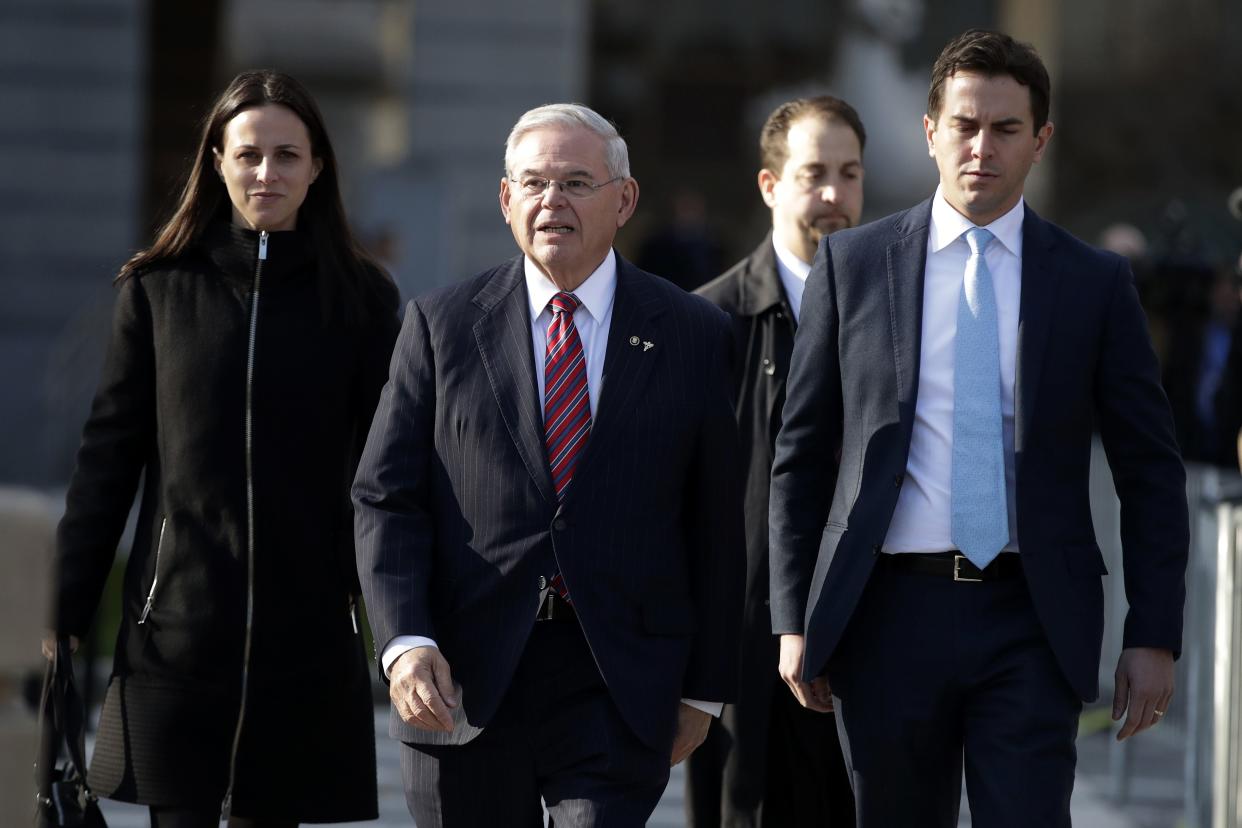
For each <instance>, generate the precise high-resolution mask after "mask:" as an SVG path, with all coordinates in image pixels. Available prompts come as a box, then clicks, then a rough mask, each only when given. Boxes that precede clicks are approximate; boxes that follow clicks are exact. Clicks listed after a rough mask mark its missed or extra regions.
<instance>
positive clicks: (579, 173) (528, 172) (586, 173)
mask: <svg viewBox="0 0 1242 828" xmlns="http://www.w3.org/2000/svg"><path fill="white" fill-rule="evenodd" d="M526 176H534V177H536V178H551V177H552V176H550V175H548V174H547V173H545V172H543V171H542V170H532V169H530V168H529V167H527V168H526V169H524V170H522V171H521V172H519V173H518V178H525V177H526ZM564 177H566V178H594V177H595V175H594V173H592V172H591V171H590V170H570V171H569V172H567V173H564Z"/></svg>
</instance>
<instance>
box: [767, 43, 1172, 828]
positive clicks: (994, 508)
mask: <svg viewBox="0 0 1242 828" xmlns="http://www.w3.org/2000/svg"><path fill="white" fill-rule="evenodd" d="M1048 101H1049V82H1048V75H1047V72H1046V70H1045V69H1044V66H1043V64H1042V62H1041V61H1040V59H1039V56H1038V55H1037V54H1036V53H1035V51H1034V50H1033V49H1032V48H1031V47H1029V46H1026V45H1024V44H1019V43H1016V42H1015V41H1013V40H1012V39H1011V38H1009V37H1007V36H1005V35H1001V34H996V33H991V32H983V31H969V32H966V33H965V34H963V35H961V36H960V37H958V38H957V39H955V40H954V41H952V42H951V43H950V44H949V45H948V46H946V47H945V49H944V51H943V52H942V53H941V55H940V57H939V58H938V60H937V62H936V64H935V67H934V69H933V73H932V84H931V90H930V93H929V95H928V109H927V115H926V117H925V119H924V127H925V131H926V135H927V145H928V150H929V153H930V155H931V156H932V157H933V158H934V159H935V160H936V164H937V166H938V168H939V171H940V186H939V188H938V189H937V191H936V194H935V195H934V196H933V197H932V199H930V200H929V201H926V202H924V203H923V204H921V205H919V206H917V207H914V208H912V209H910V210H907V211H905V212H903V213H899V214H897V215H895V216H890V217H888V218H885V219H881V220H880V221H877V222H874V223H872V224H868V225H865V226H863V227H859V228H857V229H854V230H847V231H843V232H841V233H838V234H835V235H833V236H830V237H828V238H826V239H825V240H824V242H823V244H822V245H821V247H820V252H819V254H818V255H817V258H816V263H815V266H814V267H813V268H812V270H811V275H810V277H809V278H808V280H807V289H806V296H805V299H804V304H803V313H802V318H801V324H800V328H799V333H798V339H797V343H796V345H795V347H794V354H793V366H792V367H791V369H790V377H789V393H788V397H787V400H786V404H785V409H784V424H783V426H782V430H781V433H780V435H779V437H778V438H777V445H776V459H775V464H774V467H773V475H772V506H771V544H772V546H771V567H772V628H773V631H774V632H775V633H779V634H782V635H781V667H780V670H781V674H782V676H783V677H784V678H785V680H786V682H787V683H789V685H790V686H791V687H792V688H793V689H794V690H795V692H796V693H797V694H798V696H799V697H800V699H801V700H802V701H803V703H804V704H805V705H806V706H808V707H812V708H819V709H824V708H826V707H827V706H828V705H829V704H830V703H831V704H833V705H835V708H836V710H837V715H838V719H839V724H840V731H841V735H842V740H843V744H844V747H845V750H846V761H847V764H848V765H849V768H850V771H851V774H852V782H853V785H854V792H855V796H856V803H857V807H858V810H859V825H860V826H863V827H864V828H870V826H892V825H920V826H945V827H946V828H947V826H953V825H956V824H957V811H958V803H959V801H960V793H961V777H962V767H963V761H964V762H965V775H966V784H967V794H968V796H969V801H970V809H971V815H972V821H973V824H975V825H978V826H988V827H990V826H1005V827H1006V828H1014V826H1032V828H1034V826H1039V828H1056V827H1057V826H1065V827H1066V828H1068V826H1069V824H1070V817H1069V800H1070V793H1071V790H1072V788H1073V780H1074V764H1075V749H1074V738H1075V734H1076V730H1077V720H1078V714H1079V712H1080V710H1081V707H1082V703H1083V702H1084V701H1089V700H1092V699H1094V698H1095V697H1096V696H1097V695H1098V679H1097V676H1098V670H1099V658H1100V645H1101V636H1102V629H1103V621H1104V619H1103V597H1102V596H1103V591H1102V587H1101V576H1102V575H1104V574H1105V571H1104V563H1103V560H1102V557H1101V555H1100V550H1099V548H1098V546H1097V545H1096V541H1095V538H1094V533H1093V530H1092V525H1091V514H1090V509H1089V504H1088V496H1087V492H1088V487H1087V480H1088V467H1089V464H1090V454H1091V441H1092V435H1093V432H1094V430H1095V429H1097V428H1098V431H1099V435H1100V438H1101V439H1102V441H1103V444H1104V448H1105V451H1106V453H1107V456H1108V460H1109V464H1110V466H1111V468H1112V471H1113V479H1114V482H1115V484H1116V489H1117V493H1118V495H1119V497H1120V499H1121V524H1122V526H1121V530H1122V531H1121V533H1122V543H1123V558H1124V566H1125V578H1126V587H1127V590H1126V591H1127V597H1128V599H1129V605H1130V607H1129V614H1128V616H1127V619H1126V624H1125V631H1124V644H1123V646H1124V650H1123V652H1122V655H1121V658H1120V661H1119V663H1118V665H1117V674H1116V683H1115V694H1114V698H1113V715H1114V717H1115V718H1118V719H1119V718H1120V717H1121V716H1122V715H1123V714H1125V715H1126V721H1125V724H1124V725H1123V726H1122V727H1121V729H1120V731H1119V733H1118V737H1119V738H1127V737H1129V736H1130V735H1132V734H1134V733H1137V732H1139V731H1141V730H1143V729H1145V728H1148V727H1151V726H1152V725H1154V724H1155V723H1156V722H1158V721H1159V719H1160V717H1161V716H1163V715H1164V712H1165V710H1166V709H1167V706H1168V704H1169V701H1170V698H1171V697H1172V693H1173V659H1174V657H1175V655H1176V653H1177V652H1178V650H1179V648H1180V646H1181V631H1182V609H1183V603H1184V600H1185V587H1184V571H1185V566H1186V558H1187V547H1188V534H1189V532H1188V518H1187V507H1186V497H1185V490H1184V482H1185V474H1184V471H1183V468H1182V464H1181V460H1180V458H1179V456H1178V449H1177V445H1176V443H1175V440H1174V437H1173V423H1172V418H1171V417H1170V414H1169V406H1168V401H1167V400H1166V399H1165V397H1164V394H1163V392H1162V391H1161V388H1160V381H1159V380H1160V378H1159V372H1158V370H1157V365H1156V358H1155V355H1154V353H1153V350H1152V347H1151V342H1150V338H1149V336H1148V333H1147V328H1146V324H1145V320H1144V317H1143V312H1142V310H1141V308H1140V307H1139V302H1138V296H1137V294H1136V293H1135V290H1134V287H1133V285H1132V284H1131V282H1132V279H1131V275H1130V271H1129V267H1128V265H1127V264H1126V262H1125V261H1124V260H1123V259H1121V258H1120V257H1118V256H1115V255H1112V254H1108V253H1104V252H1102V251H1099V250H1096V249H1093V248H1091V247H1089V246H1087V245H1086V244H1084V243H1082V242H1080V241H1078V240H1077V239H1075V238H1074V237H1072V236H1070V235H1069V234H1068V233H1066V232H1065V231H1064V230H1061V229H1060V228H1058V227H1056V226H1054V225H1052V224H1050V223H1048V222H1046V221H1044V220H1042V219H1041V218H1039V217H1038V216H1037V215H1036V214H1035V213H1034V212H1033V211H1032V210H1031V209H1030V208H1029V207H1027V206H1026V205H1025V203H1024V200H1023V197H1022V191H1023V185H1024V182H1025V179H1026V175H1027V173H1028V171H1029V170H1030V167H1031V165H1032V164H1034V163H1035V162H1037V161H1038V160H1039V159H1040V158H1041V157H1042V155H1043V153H1044V151H1045V149H1046V148H1047V145H1048V141H1049V139H1050V138H1051V136H1052V124H1051V123H1049V122H1048V120H1047V118H1048ZM838 450H839V451H840V452H841V461H840V467H839V471H837V470H836V469H837V466H836V463H834V457H835V455H836V453H837V451H838ZM834 476H835V483H834V479H833V478H834ZM829 486H835V493H834V496H833V498H832V501H831V506H830V507H828V504H826V503H825V499H824V497H823V494H822V493H823V491H824V489H825V487H829ZM1127 711H1128V712H1127Z"/></svg>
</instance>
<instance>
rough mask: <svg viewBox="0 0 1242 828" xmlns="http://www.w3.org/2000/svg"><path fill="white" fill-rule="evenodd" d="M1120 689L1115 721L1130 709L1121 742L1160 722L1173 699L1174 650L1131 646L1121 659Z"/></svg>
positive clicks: (1115, 694)
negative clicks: (1172, 651)
mask: <svg viewBox="0 0 1242 828" xmlns="http://www.w3.org/2000/svg"><path fill="white" fill-rule="evenodd" d="M1115 686H1116V690H1114V691H1113V721H1114V722H1116V721H1119V720H1120V719H1121V716H1122V714H1123V713H1125V712H1126V709H1127V708H1129V710H1130V714H1129V715H1128V716H1126V723H1125V724H1124V725H1122V727H1121V730H1119V731H1118V732H1117V741H1118V742H1120V741H1122V740H1124V739H1128V738H1130V737H1131V736H1133V735H1134V734H1135V733H1139V732H1140V731H1143V730H1146V729H1147V728H1149V727H1151V726H1152V725H1154V724H1155V723H1156V722H1158V721H1160V719H1161V717H1162V716H1164V713H1165V711H1166V710H1168V709H1169V702H1171V701H1172V700H1173V653H1171V652H1169V651H1168V650H1157V649H1153V648H1151V647H1130V648H1128V649H1125V650H1122V651H1121V658H1119V659H1117V674H1116V681H1115Z"/></svg>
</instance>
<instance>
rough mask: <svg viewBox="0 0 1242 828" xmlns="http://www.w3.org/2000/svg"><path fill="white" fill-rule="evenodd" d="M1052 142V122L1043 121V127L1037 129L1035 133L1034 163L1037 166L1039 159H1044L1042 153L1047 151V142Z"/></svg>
mask: <svg viewBox="0 0 1242 828" xmlns="http://www.w3.org/2000/svg"><path fill="white" fill-rule="evenodd" d="M1051 140H1052V121H1045V122H1044V125H1043V126H1041V127H1040V128H1039V132H1037V133H1035V163H1036V164H1038V163H1039V162H1040V159H1042V158H1043V157H1044V153H1045V152H1046V151H1047V150H1048V142H1049V141H1051Z"/></svg>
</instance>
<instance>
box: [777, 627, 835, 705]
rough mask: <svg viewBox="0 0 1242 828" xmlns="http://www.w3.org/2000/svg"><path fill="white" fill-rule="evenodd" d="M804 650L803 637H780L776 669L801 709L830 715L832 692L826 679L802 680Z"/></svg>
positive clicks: (789, 635) (820, 677)
mask: <svg viewBox="0 0 1242 828" xmlns="http://www.w3.org/2000/svg"><path fill="white" fill-rule="evenodd" d="M805 650H806V637H805V636H801V635H792V634H789V633H786V634H785V635H782V636H781V661H780V666H779V667H778V669H779V671H780V674H781V678H782V679H784V680H785V683H786V684H788V685H789V689H790V690H792V691H793V694H794V696H795V697H796V698H797V699H798V703H799V704H801V705H802V706H803V707H805V708H807V709H808V710H815V711H818V712H820V713H831V712H832V690H831V689H830V688H829V687H828V679H826V678H824V677H823V676H816V677H815V678H814V679H812V680H811V681H809V682H806V681H803V680H802V654H803V652H804V651H805Z"/></svg>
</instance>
